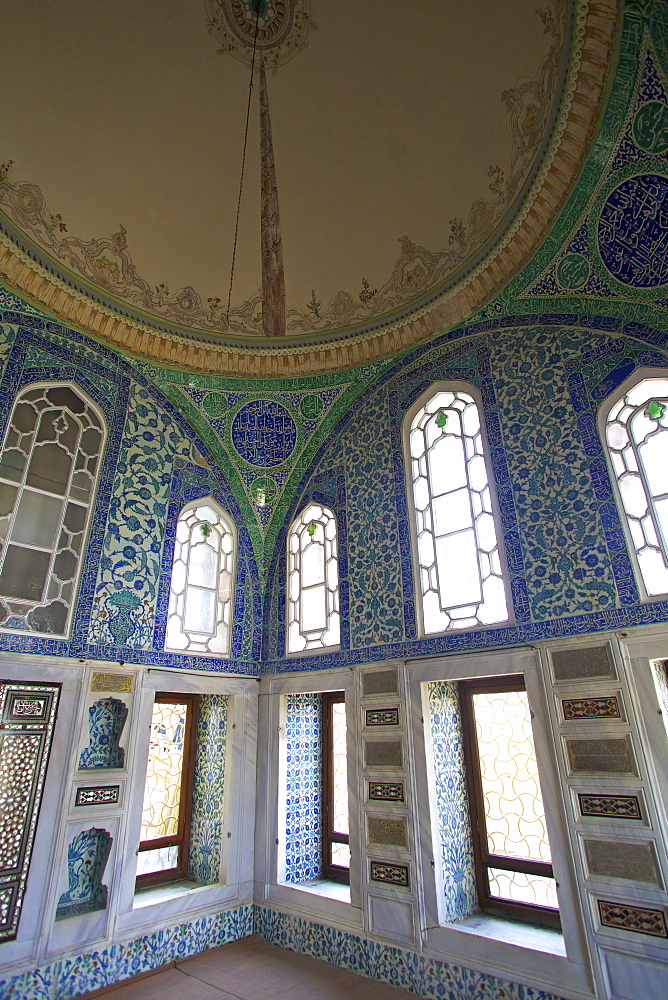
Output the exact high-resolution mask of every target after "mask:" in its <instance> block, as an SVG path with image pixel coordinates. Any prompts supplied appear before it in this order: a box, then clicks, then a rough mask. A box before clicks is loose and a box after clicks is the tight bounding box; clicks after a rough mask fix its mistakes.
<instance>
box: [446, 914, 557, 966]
mask: <svg viewBox="0 0 668 1000" xmlns="http://www.w3.org/2000/svg"><path fill="white" fill-rule="evenodd" d="M447 926H452V927H453V928H454V929H455V930H458V931H464V932H465V933H466V934H474V935H476V936H478V937H483V938H485V940H487V941H505V942H506V943H507V944H512V945H515V946H516V947H519V948H528V949H529V950H530V951H539V952H543V953H544V954H546V955H557V956H559V957H561V958H566V946H565V944H564V939H563V936H562V934H561V932H560V931H556V930H551V929H550V928H549V927H533V926H532V925H531V924H522V923H519V922H515V921H513V920H502V919H500V918H499V917H490V916H488V915H487V914H485V913H477V914H475V916H472V917H467V918H466V920H462V921H461V923H457V924H452V925H447Z"/></svg>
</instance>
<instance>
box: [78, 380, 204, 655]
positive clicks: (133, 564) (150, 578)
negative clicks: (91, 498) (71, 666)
mask: <svg viewBox="0 0 668 1000" xmlns="http://www.w3.org/2000/svg"><path fill="white" fill-rule="evenodd" d="M177 456H178V457H182V458H185V459H187V460H189V461H192V462H194V461H196V457H197V456H196V453H195V449H194V446H193V444H192V443H191V442H190V441H188V440H187V439H186V438H185V437H184V435H183V432H182V431H181V429H180V428H179V427H178V426H177V425H176V424H175V423H174V421H173V420H172V418H171V416H170V415H169V414H168V413H167V412H166V411H165V410H164V409H163V408H162V407H160V406H159V405H157V404H156V401H155V400H154V399H152V398H151V397H150V396H149V394H148V392H147V391H146V389H143V388H141V387H140V386H139V385H137V384H136V383H135V384H134V385H132V386H131V389H130V394H129V398H128V410H127V417H126V421H125V429H124V435H123V445H122V448H121V453H120V456H119V461H118V465H117V467H116V478H115V480H114V485H113V489H112V496H111V503H110V506H109V519H108V522H107V531H106V536H105V541H104V548H103V552H102V559H101V560H100V569H99V574H98V579H97V584H96V587H95V598H94V603H93V611H92V614H91V624H90V632H89V641H90V642H91V643H99V644H107V643H108V644H112V645H122V646H132V647H139V648H142V647H143V648H147V647H150V646H151V638H152V634H153V624H154V618H155V606H156V594H157V586H158V577H159V573H160V555H161V550H162V545H161V541H162V538H163V536H164V531H165V518H166V515H167V503H168V500H169V487H170V481H171V468H172V464H173V462H174V459H175V458H176V457H177Z"/></svg>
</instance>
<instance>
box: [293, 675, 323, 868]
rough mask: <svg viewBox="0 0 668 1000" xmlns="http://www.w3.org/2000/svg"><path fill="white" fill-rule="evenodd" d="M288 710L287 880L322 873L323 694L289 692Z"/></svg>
mask: <svg viewBox="0 0 668 1000" xmlns="http://www.w3.org/2000/svg"><path fill="white" fill-rule="evenodd" d="M286 700H287V705H286V711H285V744H286V746H285V752H286V783H285V881H286V882H306V881H307V880H308V879H311V878H317V877H318V876H319V875H320V866H321V856H320V851H321V840H320V828H321V798H322V793H321V773H322V697H321V695H319V694H289V695H288V696H287V699H286Z"/></svg>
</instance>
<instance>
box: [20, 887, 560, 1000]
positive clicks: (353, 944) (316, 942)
mask: <svg viewBox="0 0 668 1000" xmlns="http://www.w3.org/2000/svg"><path fill="white" fill-rule="evenodd" d="M253 930H254V933H255V934H259V935H260V936H261V937H263V938H264V940H265V941H269V942H270V943H271V944H276V945H278V946H279V947H281V948H287V949H288V950H289V951H296V952H300V953H301V954H304V955H311V956H312V957H313V958H318V959H320V960H321V961H325V962H330V963H331V964H332V965H341V966H343V967H344V968H346V969H351V970H352V971H353V972H357V973H359V974H360V975H363V976H371V977H373V978H374V979H380V980H381V981H382V982H385V983H389V984H390V985H392V986H398V987H401V989H404V990H412V991H413V993H416V994H417V995H418V996H421V997H425V998H427V1000H478V998H479V1000H559V998H558V997H556V996H555V995H554V994H553V993H548V992H547V991H546V990H542V989H539V988H536V987H533V986H524V985H520V984H519V983H513V982H511V981H510V980H508V979H502V978H501V977H500V976H490V975H487V974H486V973H484V972H476V971H474V970H473V969H467V968H466V967H465V966H463V965H451V964H450V963H449V962H440V961H437V960H436V959H433V958H429V957H428V956H426V955H420V954H418V953H416V952H414V951H407V950H406V949H405V948H397V947H392V946H391V945H387V944H383V943H381V942H380V941H371V940H369V938H363V937H359V936H358V935H357V934H350V933H347V932H346V931H341V930H338V929H337V928H335V927H327V926H325V925H324V924H316V923H312V922H311V921H310V920H304V919H303V918H302V917H297V916H293V915H291V914H287V913H279V912H278V911H276V910H270V909H268V908H267V907H264V906H255V907H254V926H253ZM30 1000H32V997H31V998H30Z"/></svg>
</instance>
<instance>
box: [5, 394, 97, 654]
mask: <svg viewBox="0 0 668 1000" xmlns="http://www.w3.org/2000/svg"><path fill="white" fill-rule="evenodd" d="M106 438H107V427H106V423H105V420H104V417H103V415H102V413H101V411H100V409H99V408H98V407H97V406H96V405H95V403H93V401H92V400H91V399H90V398H89V396H88V395H87V394H86V393H85V392H83V390H82V389H80V388H79V387H78V386H77V385H75V384H74V383H73V382H69V381H62V382H33V383H31V384H30V385H27V386H25V387H24V388H23V389H22V391H21V392H20V393H19V395H18V396H17V397H16V399H15V401H14V405H13V407H12V411H11V415H10V417H9V421H8V424H7V429H6V431H5V436H4V439H3V443H2V449H1V451H0V542H1V543H2V549H1V551H0V624H4V625H5V627H6V628H15V629H16V628H18V629H28V630H30V631H33V632H42V633H46V634H49V635H59V636H65V635H67V634H68V631H69V627H70V623H71V620H72V612H73V609H74V604H75V599H76V594H77V589H78V584H79V576H80V571H81V560H82V553H83V552H84V551H85V543H86V538H87V535H88V529H89V524H90V516H91V510H92V508H93V500H94V496H95V488H96V484H97V479H98V473H99V469H100V460H101V457H102V452H103V449H104V445H105V442H106ZM5 623H6V624H5Z"/></svg>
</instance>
